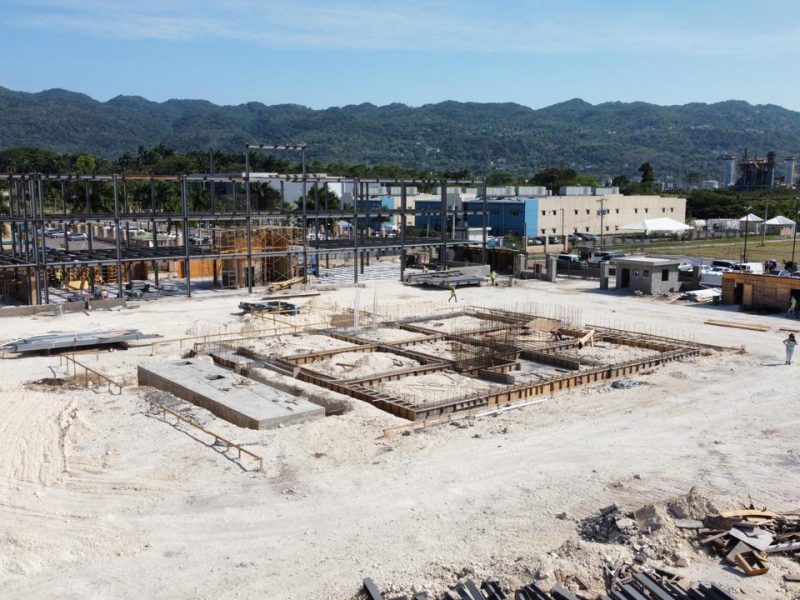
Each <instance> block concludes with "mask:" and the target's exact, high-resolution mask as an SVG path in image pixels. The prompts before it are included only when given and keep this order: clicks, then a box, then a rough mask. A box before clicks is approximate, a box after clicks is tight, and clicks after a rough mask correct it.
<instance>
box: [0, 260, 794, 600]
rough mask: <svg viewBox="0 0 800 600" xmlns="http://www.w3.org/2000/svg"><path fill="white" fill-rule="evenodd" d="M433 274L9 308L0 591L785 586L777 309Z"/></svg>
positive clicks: (572, 592) (749, 593)
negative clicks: (265, 307) (254, 296)
mask: <svg viewBox="0 0 800 600" xmlns="http://www.w3.org/2000/svg"><path fill="white" fill-rule="evenodd" d="M220 276H221V275H220ZM281 294H282V296H281ZM447 294H448V292H447V291H443V290H438V289H429V288H423V287H418V286H410V285H405V284H403V283H401V282H396V281H394V282H387V281H377V282H367V283H363V284H361V285H360V286H356V287H354V286H352V285H343V286H340V287H338V288H336V289H329V290H318V289H314V286H303V285H302V283H298V284H295V287H294V288H292V289H287V290H285V291H283V292H279V293H278V294H272V295H271V296H268V297H270V298H274V297H276V295H277V296H281V297H283V298H285V299H286V300H288V301H291V302H292V303H293V305H294V306H295V307H296V310H295V311H294V312H292V313H290V314H288V313H285V312H284V313H282V312H268V311H246V310H242V309H240V308H239V307H238V304H239V301H240V300H241V298H242V295H241V292H239V293H236V292H231V293H226V294H223V295H221V296H207V295H206V296H204V295H199V296H196V297H194V298H191V299H189V298H186V297H183V296H179V297H173V298H162V299H160V300H158V301H157V302H141V301H133V300H128V301H127V302H125V303H124V304H121V305H117V306H115V307H111V308H109V309H107V310H103V309H101V308H90V309H89V310H84V311H80V312H63V313H61V314H58V313H57V312H54V313H52V314H50V313H48V314H36V315H31V316H23V317H7V318H4V319H3V335H2V337H3V340H2V343H3V344H4V345H3V358H2V363H0V364H2V365H3V373H4V378H3V380H2V381H1V382H0V402H2V403H3V406H4V409H5V414H6V419H5V421H4V425H3V437H4V440H5V442H6V444H5V445H4V450H3V452H2V454H0V485H2V490H3V492H2V497H3V498H4V500H3V503H2V506H3V511H4V512H5V514H6V517H7V518H6V519H5V523H6V525H5V527H4V532H3V547H4V552H3V555H2V556H3V557H2V566H3V571H4V573H5V575H4V577H3V579H2V581H1V582H0V595H3V596H5V597H21V596H26V597H41V596H47V595H53V594H56V595H58V596H59V597H64V598H78V597H87V596H92V595H96V594H98V593H101V594H112V595H114V596H116V597H134V596H136V595H138V594H141V593H147V594H149V595H154V596H159V595H162V594H163V590H164V589H165V586H166V588H169V595H171V596H175V595H178V596H181V595H183V596H194V597H222V598H226V597H235V596H236V595H239V594H244V595H247V596H251V595H256V594H258V595H267V596H269V597H285V598H302V597H309V596H313V597H320V598H337V599H338V598H357V597H362V598H370V599H374V598H379V597H380V598H394V597H403V596H405V597H406V598H412V597H415V598H423V597H425V598H465V597H468V598H475V599H476V600H479V599H480V598H502V597H509V598H510V597H514V596H515V594H517V595H516V597H519V598H529V597H530V598H557V599H563V598H566V599H574V598H578V599H581V598H584V599H591V600H595V599H596V598H606V597H608V598H612V599H617V598H631V597H633V598H637V597H638V596H635V595H632V594H634V593H638V594H641V597H643V598H646V599H647V598H678V597H684V596H680V594H679V592H678V591H677V590H685V591H686V594H689V593H690V592H692V593H695V595H694V596H688V595H687V596H685V597H692V598H740V599H741V598H746V597H758V598H776V599H777V598H792V597H794V596H793V595H792V594H794V593H795V591H796V587H797V584H796V583H793V581H794V580H793V579H792V578H793V577H794V578H796V577H797V576H798V575H800V563H798V562H797V558H796V555H797V552H798V550H799V548H798V544H800V539H798V537H800V533H798V532H797V528H798V519H800V517H798V516H797V513H796V512H792V511H796V509H797V494H796V489H797V486H796V482H795V481H794V478H792V477H791V473H792V472H794V470H796V468H797V460H798V458H797V457H798V456H800V446H798V442H797V436H796V431H797V425H798V423H797V411H794V410H793V409H791V408H790V407H791V406H793V404H794V403H796V399H795V398H794V395H793V394H792V392H791V386H786V385H785V384H784V383H783V382H782V381H781V377H779V376H775V375H773V374H772V373H773V372H776V371H780V370H782V369H783V368H784V367H777V366H772V365H773V364H775V363H774V356H775V355H776V353H777V351H776V349H775V346H776V344H778V345H779V343H780V337H779V333H778V331H777V329H776V328H775V326H774V325H773V326H772V327H769V326H767V323H768V322H770V321H771V319H772V317H768V316H763V317H756V319H760V320H763V321H764V327H762V328H761V329H760V330H758V331H753V330H752V329H744V328H735V327H725V328H722V327H715V326H713V325H708V324H706V323H705V321H706V313H707V310H708V309H707V308H701V307H698V306H689V305H687V306H680V305H672V304H666V303H664V302H663V301H659V300H657V299H644V298H637V297H630V296H620V295H618V294H616V293H614V292H613V291H611V292H606V293H598V292H597V291H596V290H594V288H593V287H591V288H590V287H589V284H587V283H586V282H583V281H581V280H572V281H562V282H558V283H550V282H544V281H518V282H515V284H514V285H513V286H510V287H509V286H504V287H496V286H476V287H469V288H461V289H459V291H458V296H459V297H458V302H457V303H451V302H448V301H447ZM245 297H247V296H245ZM534 298H535V300H534ZM719 310H729V309H727V308H720V309H719ZM728 318H729V319H731V320H732V321H731V322H735V321H736V320H738V319H741V318H742V317H741V316H737V315H735V314H733V313H732V314H730V315H728ZM747 319H748V321H752V320H753V319H754V317H752V316H748V317H747ZM110 350H115V351H113V352H111V351H110ZM785 368H786V369H790V368H791V367H785ZM778 415H779V417H778ZM612 505H613V509H612V508H610V507H611V506H612ZM615 511H616V512H615ZM748 511H749V512H748ZM631 515H633V516H631ZM719 515H738V516H733V517H732V516H728V517H720V516H719ZM765 515H766V516H765ZM714 519H716V520H714ZM720 519H722V520H720ZM587 523H590V525H587ZM726 527H727V528H728V529H725V528H726ZM587 532H588V533H587ZM694 536H698V537H694ZM724 536H727V537H724ZM748 536H749V537H748ZM706 538H710V539H713V540H715V541H714V542H705V541H704V540H705V539H706ZM728 540H730V542H729V541H728ZM737 544H741V545H739V546H737ZM734 546H736V547H735V548H734ZM760 548H763V550H761V549H760ZM719 553H722V557H723V558H722V559H720V558H719ZM726 554H729V555H730V556H729V558H728V559H725V558H724V556H725V555H726ZM721 560H722V562H720V561H721ZM740 563H741V565H742V566H739V564H740ZM726 564H727V565H729V566H727V567H726V566H725V565H726ZM65 574H66V575H65ZM241 577H243V578H241ZM165 578H167V579H168V580H169V582H168V583H167V581H166V579H165ZM276 589H280V590H281V591H280V592H275V590H276ZM476 590H478V593H479V594H480V595H475V594H476ZM515 590H516V591H515ZM647 590H650V591H647ZM626 593H627V594H629V595H625V594H626ZM659 593H660V594H662V595H658V594H659ZM464 594H467V596H464ZM501 594H502V595H501ZM519 594H521V595H519ZM525 594H527V595H525ZM663 594H668V595H663ZM698 594H699V595H698ZM714 594H717V595H714ZM720 594H728V595H727V596H725V595H720Z"/></svg>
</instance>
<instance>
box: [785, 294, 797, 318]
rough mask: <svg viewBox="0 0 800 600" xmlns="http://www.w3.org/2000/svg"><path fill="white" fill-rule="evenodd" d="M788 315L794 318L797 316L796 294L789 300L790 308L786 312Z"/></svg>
mask: <svg viewBox="0 0 800 600" xmlns="http://www.w3.org/2000/svg"><path fill="white" fill-rule="evenodd" d="M786 316H787V317H791V318H793V319H794V318H796V317H797V298H796V297H795V296H792V299H791V301H790V302H789V310H788V311H787V312H786Z"/></svg>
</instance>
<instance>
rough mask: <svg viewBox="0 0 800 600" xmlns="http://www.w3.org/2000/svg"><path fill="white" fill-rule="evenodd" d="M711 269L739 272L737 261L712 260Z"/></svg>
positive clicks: (739, 267)
mask: <svg viewBox="0 0 800 600" xmlns="http://www.w3.org/2000/svg"><path fill="white" fill-rule="evenodd" d="M711 267H712V268H720V269H730V270H731V271H739V270H740V269H741V266H740V263H739V261H738V260H712V261H711Z"/></svg>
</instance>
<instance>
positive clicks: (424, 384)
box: [374, 373, 504, 405]
mask: <svg viewBox="0 0 800 600" xmlns="http://www.w3.org/2000/svg"><path fill="white" fill-rule="evenodd" d="M374 387H375V388H376V389H379V390H382V391H384V392H386V393H387V394H389V395H391V396H394V397H395V398H400V399H401V400H407V401H409V402H411V403H412V404H415V405H416V404H435V403H437V402H445V401H448V400H456V399H458V398H464V397H466V396H477V395H479V394H485V393H487V392H490V391H492V390H499V389H502V388H503V387H504V386H503V385H499V384H493V383H489V382H487V381H481V380H480V379H475V378H473V377H466V376H464V375H459V374H458V373H428V374H427V375H418V376H414V377H404V378H403V379H398V380H397V381H384V382H383V383H380V384H378V385H376V386H374Z"/></svg>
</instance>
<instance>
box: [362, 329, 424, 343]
mask: <svg viewBox="0 0 800 600" xmlns="http://www.w3.org/2000/svg"><path fill="white" fill-rule="evenodd" d="M348 333H349V334H350V335H355V336H356V337H358V338H360V339H363V340H374V341H376V342H401V341H402V342H405V341H409V340H418V339H420V338H422V337H425V335H424V334H422V333H414V332H413V331H406V330H405V329H397V328H395V327H376V328H374V329H373V328H372V327H364V328H362V329H359V330H358V331H357V332H355V333H354V332H353V331H352V330H348Z"/></svg>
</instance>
